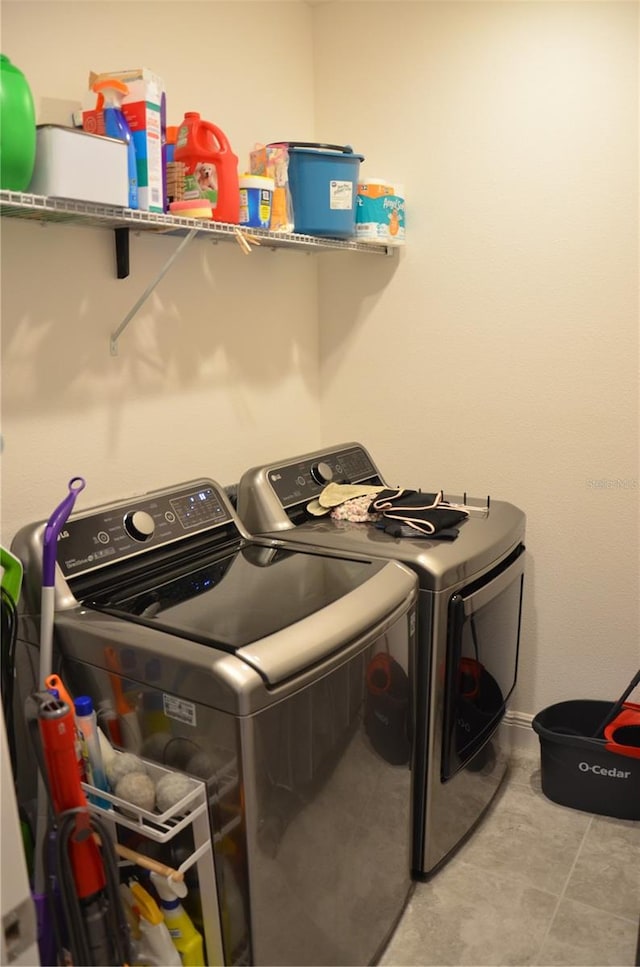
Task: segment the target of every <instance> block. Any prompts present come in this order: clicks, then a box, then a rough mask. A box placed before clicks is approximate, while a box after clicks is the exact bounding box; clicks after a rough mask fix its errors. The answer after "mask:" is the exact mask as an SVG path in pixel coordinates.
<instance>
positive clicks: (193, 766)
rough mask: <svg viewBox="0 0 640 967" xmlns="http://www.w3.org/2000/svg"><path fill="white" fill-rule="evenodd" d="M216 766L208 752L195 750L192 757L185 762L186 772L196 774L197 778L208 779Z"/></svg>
mask: <svg viewBox="0 0 640 967" xmlns="http://www.w3.org/2000/svg"><path fill="white" fill-rule="evenodd" d="M216 768H217V763H216V760H215V758H214V756H212V755H210V753H209V752H196V754H195V755H194V756H193V758H192V759H189V761H188V762H187V772H190V773H192V775H194V776H198V778H199V779H208V778H209V777H210V776H212V775H213V773H214V772H215V771H216Z"/></svg>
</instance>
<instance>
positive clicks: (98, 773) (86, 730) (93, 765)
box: [74, 695, 111, 809]
mask: <svg viewBox="0 0 640 967" xmlns="http://www.w3.org/2000/svg"><path fill="white" fill-rule="evenodd" d="M74 707H75V713H76V728H77V729H78V732H79V735H80V742H81V745H82V758H83V759H84V765H85V774H86V777H87V782H88V783H89V784H90V785H92V786H95V787H96V789H102V790H103V791H104V792H109V783H108V782H107V777H106V775H105V771H104V766H103V764H102V752H101V750H100V739H99V736H98V725H97V722H96V713H95V712H94V710H93V702H92V700H91V697H90V696H89V695H79V696H78V697H77V698H76V700H75V702H74ZM89 798H90V799H91V801H92V802H95V804H96V806H102V808H103V809H111V803H110V802H109V800H108V799H100V798H98V796H94V795H90V796H89Z"/></svg>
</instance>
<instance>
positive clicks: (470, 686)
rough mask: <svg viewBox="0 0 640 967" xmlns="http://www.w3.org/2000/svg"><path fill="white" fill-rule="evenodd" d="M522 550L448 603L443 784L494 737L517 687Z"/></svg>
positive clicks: (454, 596)
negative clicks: (509, 699)
mask: <svg viewBox="0 0 640 967" xmlns="http://www.w3.org/2000/svg"><path fill="white" fill-rule="evenodd" d="M523 585H524V545H520V546H519V547H518V548H516V550H515V551H514V552H513V554H511V555H510V556H509V557H508V558H507V560H506V561H504V562H503V563H502V564H501V565H500V566H499V567H497V568H494V569H493V570H492V571H491V572H490V573H489V574H487V575H485V576H484V577H483V578H481V579H480V580H478V581H476V582H474V583H473V584H471V585H469V586H468V587H466V588H463V589H461V590H460V591H458V592H457V593H456V594H454V595H452V597H451V599H450V601H449V611H448V632H447V672H446V690H445V714H444V729H443V749H442V775H441V778H442V780H443V781H446V780H447V779H450V778H451V777H452V776H453V775H455V773H456V772H457V771H458V770H459V769H461V768H462V766H463V765H464V764H465V762H467V761H468V760H469V759H470V758H471V757H472V756H473V755H475V753H476V752H477V751H478V750H479V749H480V748H481V747H482V746H483V745H484V743H485V742H486V741H487V739H488V738H489V737H490V736H491V735H492V733H493V732H494V731H495V729H496V728H497V726H498V723H499V722H500V720H501V718H502V717H503V715H504V712H505V709H506V704H507V700H508V698H509V696H510V695H511V692H512V691H513V688H514V686H515V683H516V674H517V669H518V650H519V645H520V617H521V611H522V590H523Z"/></svg>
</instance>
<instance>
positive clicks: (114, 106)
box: [93, 77, 138, 208]
mask: <svg viewBox="0 0 640 967" xmlns="http://www.w3.org/2000/svg"><path fill="white" fill-rule="evenodd" d="M93 90H94V91H95V92H96V94H97V95H98V103H97V105H96V107H97V109H98V111H102V112H103V113H104V133H105V134H106V135H108V136H109V137H110V138H118V139H119V140H120V141H124V142H125V144H126V145H127V173H128V177H129V208H137V207H138V168H137V161H136V148H135V145H134V143H133V135H132V134H131V128H130V127H129V124H128V122H127V119H126V118H125V116H124V114H123V112H122V101H123V99H124V97H126V95H127V94H128V93H129V88H128V87H127V85H126V84H123V82H122V81H118V80H116V79H115V77H109V78H105V79H104V80H102V81H96V83H95V84H94V85H93Z"/></svg>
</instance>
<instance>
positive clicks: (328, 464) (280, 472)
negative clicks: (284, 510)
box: [268, 447, 381, 507]
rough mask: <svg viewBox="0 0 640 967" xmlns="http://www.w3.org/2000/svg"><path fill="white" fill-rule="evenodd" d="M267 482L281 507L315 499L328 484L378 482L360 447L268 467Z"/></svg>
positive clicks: (371, 463) (379, 479) (371, 462)
mask: <svg viewBox="0 0 640 967" xmlns="http://www.w3.org/2000/svg"><path fill="white" fill-rule="evenodd" d="M268 477H269V483H270V484H271V486H272V487H273V490H274V492H275V494H276V496H277V498H278V500H279V501H280V503H281V504H282V506H283V507H292V506H294V505H295V504H299V503H301V502H304V503H306V502H308V501H309V500H313V498H314V497H317V496H318V494H319V493H320V492H321V491H322V490H324V488H325V487H326V485H327V484H328V483H350V484H353V483H380V482H381V478H380V475H379V473H378V469H377V467H376V466H375V465H374V463H373V460H372V459H371V457H370V456H369V455H368V454H367V452H366V451H365V450H364V449H363V448H362V447H351V448H349V449H348V450H328V451H327V452H326V453H322V454H315V455H314V456H313V457H306V458H304V459H302V460H300V461H295V462H294V463H287V464H283V465H282V466H279V467H271V468H270V469H269V471H268Z"/></svg>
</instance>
